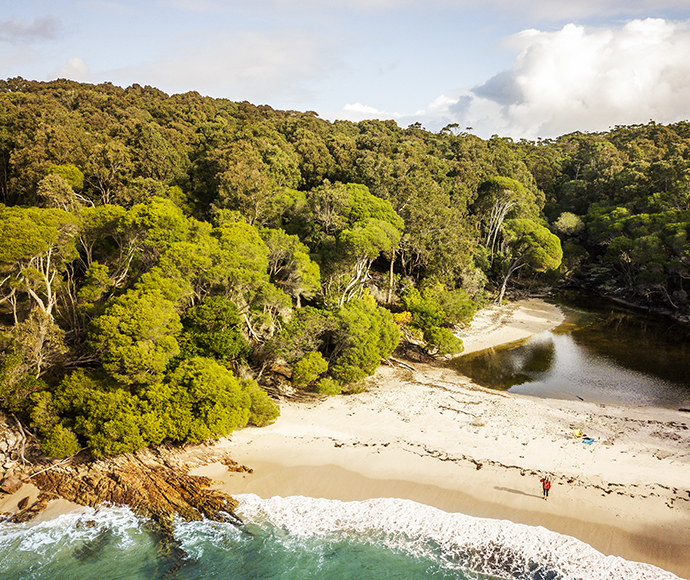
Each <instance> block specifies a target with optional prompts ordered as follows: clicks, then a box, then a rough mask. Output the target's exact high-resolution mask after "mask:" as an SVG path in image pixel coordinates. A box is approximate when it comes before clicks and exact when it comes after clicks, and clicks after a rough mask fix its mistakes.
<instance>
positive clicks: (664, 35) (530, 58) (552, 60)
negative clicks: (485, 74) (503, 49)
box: [472, 19, 690, 137]
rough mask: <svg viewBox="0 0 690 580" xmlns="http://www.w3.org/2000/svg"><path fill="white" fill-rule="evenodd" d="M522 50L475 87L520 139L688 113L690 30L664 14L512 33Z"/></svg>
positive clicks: (679, 117) (676, 117)
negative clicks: (593, 26) (615, 23)
mask: <svg viewBox="0 0 690 580" xmlns="http://www.w3.org/2000/svg"><path fill="white" fill-rule="evenodd" d="M512 43H513V44H514V45H515V46H517V47H519V48H520V49H521V52H520V54H519V55H518V57H517V58H516V59H515V62H514V64H513V67H512V69H511V70H509V71H505V72H502V73H500V74H498V75H496V76H494V77H493V78H491V79H489V80H488V81H486V82H485V83H484V84H483V85H481V86H479V87H475V88H474V90H473V91H472V92H473V93H474V95H475V96H477V97H480V98H482V99H486V100H488V101H490V102H493V103H496V104H499V105H501V106H502V109H501V117H502V121H503V125H504V126H506V127H510V128H511V131H512V132H513V133H515V134H516V135H518V136H522V135H526V136H531V137H534V136H538V135H542V136H553V135H556V134H562V133H565V132H569V131H573V130H583V131H594V130H605V129H608V128H609V127H610V126H613V125H618V124H631V123H644V122H647V121H649V120H650V119H653V120H655V121H658V122H662V123H663V122H670V121H678V120H683V119H687V118H688V116H690V60H689V59H688V55H690V31H689V30H688V28H687V27H686V26H685V25H680V24H676V23H672V22H668V21H665V20H661V19H647V20H634V21H632V22H629V23H628V24H626V25H625V26H623V27H622V28H619V29H611V28H607V29H597V30H587V29H585V28H584V27H582V26H575V25H574V24H569V25H567V26H565V27H563V29H561V30H560V31H558V32H540V31H536V30H529V31H525V32H522V33H520V34H519V35H517V36H515V37H513V39H512Z"/></svg>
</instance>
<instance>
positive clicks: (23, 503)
mask: <svg viewBox="0 0 690 580" xmlns="http://www.w3.org/2000/svg"><path fill="white" fill-rule="evenodd" d="M28 505H29V496H28V495H27V496H26V497H23V498H22V499H20V500H19V503H18V504H17V507H18V508H19V509H20V510H23V509H24V508H25V507H26V506H28Z"/></svg>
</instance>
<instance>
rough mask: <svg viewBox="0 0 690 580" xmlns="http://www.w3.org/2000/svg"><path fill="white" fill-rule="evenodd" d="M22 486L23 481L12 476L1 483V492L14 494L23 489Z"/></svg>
mask: <svg viewBox="0 0 690 580" xmlns="http://www.w3.org/2000/svg"><path fill="white" fill-rule="evenodd" d="M22 485H24V484H23V483H22V480H21V479H19V478H18V477H14V476H13V475H11V476H10V477H6V478H5V479H3V480H2V481H0V491H4V492H5V493H9V494H13V493H15V492H17V491H19V490H20V489H21V488H22Z"/></svg>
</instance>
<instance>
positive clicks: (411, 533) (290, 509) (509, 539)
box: [236, 494, 678, 580]
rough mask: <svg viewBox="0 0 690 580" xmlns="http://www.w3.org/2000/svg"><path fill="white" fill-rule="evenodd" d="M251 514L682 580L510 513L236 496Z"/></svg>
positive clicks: (296, 533)
mask: <svg viewBox="0 0 690 580" xmlns="http://www.w3.org/2000/svg"><path fill="white" fill-rule="evenodd" d="M236 499H238V500H239V502H240V507H239V510H238V512H239V515H240V517H241V518H242V519H243V520H244V521H245V522H251V523H258V524H261V523H267V524H270V525H273V526H275V527H277V528H279V529H283V530H285V532H287V534H288V535H289V537H295V538H310V537H316V536H324V537H329V536H334V535H337V534H350V533H352V534H356V535H358V536H360V537H361V538H369V539H370V541H372V542H375V543H377V544H381V545H383V546H386V547H388V548H391V549H396V550H402V551H405V552H407V553H410V554H411V555H415V556H423V557H430V558H439V559H440V560H441V561H442V562H443V563H444V565H446V566H449V567H461V568H463V569H468V570H472V571H474V572H479V573H482V574H490V575H495V576H499V577H501V578H518V579H523V578H524V579H536V578H559V579H560V578H562V579H564V580H576V579H577V580H599V579H601V580H604V579H605V580H610V579H612V578H624V579H626V580H678V577H677V576H675V575H674V574H671V573H670V572H667V571H665V570H662V569H660V568H657V567H655V566H651V565H649V564H643V563H637V562H630V561H628V560H624V559H623V558H619V557H616V556H605V555H603V554H601V553H600V552H597V551H596V550H595V549H594V548H592V547H591V546H589V545H588V544H585V543H584V542H581V541H580V540H577V539H575V538H572V537H569V536H564V535H561V534H557V533H555V532H551V531H549V530H547V529H545V528H542V527H531V526H526V525H523V524H515V523H512V522H509V521H500V520H491V519H483V518H474V517H470V516H466V515H463V514H458V513H447V512H444V511H441V510H439V509H436V508H433V507H429V506H425V505H422V504H419V503H416V502H413V501H410V500H402V499H395V498H386V499H374V500H367V501H360V502H341V501H337V500H326V499H314V498H305V497H288V498H280V497H274V498H271V499H261V498H259V497H258V496H256V495H253V494H245V495H239V496H236Z"/></svg>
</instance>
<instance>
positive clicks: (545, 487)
mask: <svg viewBox="0 0 690 580" xmlns="http://www.w3.org/2000/svg"><path fill="white" fill-rule="evenodd" d="M539 481H541V490H542V493H543V494H544V499H545V500H547V499H549V490H550V489H551V478H550V477H549V476H548V475H545V476H544V477H542V478H541V479H540V480H539Z"/></svg>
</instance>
